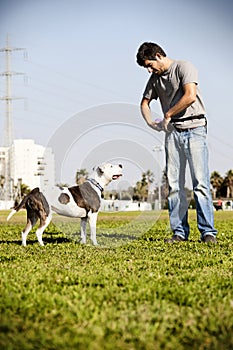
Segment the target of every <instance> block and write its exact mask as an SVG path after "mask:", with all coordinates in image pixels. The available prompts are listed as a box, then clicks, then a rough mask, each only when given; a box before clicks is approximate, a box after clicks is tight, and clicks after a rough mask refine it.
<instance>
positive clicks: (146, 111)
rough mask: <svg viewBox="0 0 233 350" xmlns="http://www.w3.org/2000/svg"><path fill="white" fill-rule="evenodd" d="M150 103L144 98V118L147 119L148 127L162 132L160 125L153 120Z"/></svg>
mask: <svg viewBox="0 0 233 350" xmlns="http://www.w3.org/2000/svg"><path fill="white" fill-rule="evenodd" d="M150 102H151V100H148V99H147V98H145V97H143V99H142V101H141V113H142V116H143V118H144V119H145V121H146V123H147V125H148V126H149V127H151V128H152V129H154V130H156V131H161V126H159V124H160V123H156V122H155V121H153V120H152V115H151V110H150Z"/></svg>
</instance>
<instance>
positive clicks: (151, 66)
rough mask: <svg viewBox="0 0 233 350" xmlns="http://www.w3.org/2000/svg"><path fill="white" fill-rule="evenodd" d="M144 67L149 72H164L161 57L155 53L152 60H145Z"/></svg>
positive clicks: (159, 73)
mask: <svg viewBox="0 0 233 350" xmlns="http://www.w3.org/2000/svg"><path fill="white" fill-rule="evenodd" d="M145 68H146V69H147V70H148V72H149V73H156V74H158V75H161V74H163V73H164V72H165V67H164V63H163V57H162V56H161V57H159V56H157V55H156V58H155V59H154V60H145Z"/></svg>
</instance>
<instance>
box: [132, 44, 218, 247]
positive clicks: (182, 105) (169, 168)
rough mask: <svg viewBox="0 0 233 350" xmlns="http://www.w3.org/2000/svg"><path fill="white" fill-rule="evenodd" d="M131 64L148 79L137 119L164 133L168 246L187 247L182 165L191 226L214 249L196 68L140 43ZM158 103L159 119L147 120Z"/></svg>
mask: <svg viewBox="0 0 233 350" xmlns="http://www.w3.org/2000/svg"><path fill="white" fill-rule="evenodd" d="M137 63H138V64H139V65H140V66H142V67H144V68H147V70H148V72H149V73H151V77H150V79H149V81H148V83H147V86H146V89H145V91H144V94H143V98H142V101H141V113H142V116H143V118H144V119H145V121H146V123H147V124H148V125H149V126H150V127H151V128H152V129H154V130H157V131H160V130H164V131H165V133H166V134H165V152H166V173H167V178H168V184H169V196H168V205H169V216H170V225H171V230H172V232H173V236H172V237H171V238H169V239H167V240H165V241H166V242H168V243H174V242H182V241H187V240H188V237H189V224H188V203H187V199H186V193H185V169H186V164H187V162H188V164H189V167H190V173H191V178H192V184H193V192H194V199H195V202H196V211H197V224H198V229H199V231H200V235H201V240H202V241H203V242H205V243H209V242H212V243H216V235H217V230H216V229H215V228H214V215H213V204H212V196H211V191H210V176H209V170H208V149H207V144H206V133H207V128H206V116H205V107H204V104H203V101H202V97H201V95H200V91H199V87H198V74H197V70H196V68H195V67H194V66H193V65H192V64H191V63H190V62H187V61H177V60H172V59H170V58H169V57H167V55H166V53H165V52H164V50H163V49H162V48H161V47H160V46H159V45H157V44H155V43H149V42H146V43H143V44H142V45H141V46H140V47H139V49H138V53H137ZM157 99H159V101H160V103H161V107H162V110H163V114H164V118H163V120H162V121H161V122H155V121H153V120H152V114H151V110H150V103H151V101H152V100H157Z"/></svg>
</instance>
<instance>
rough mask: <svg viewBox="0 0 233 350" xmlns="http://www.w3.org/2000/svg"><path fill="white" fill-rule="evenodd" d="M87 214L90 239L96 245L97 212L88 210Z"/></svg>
mask: <svg viewBox="0 0 233 350" xmlns="http://www.w3.org/2000/svg"><path fill="white" fill-rule="evenodd" d="M88 216H89V224H90V231H91V241H92V243H93V244H94V245H98V243H97V240H96V222H97V216H98V212H96V213H93V212H90V214H89V215H88Z"/></svg>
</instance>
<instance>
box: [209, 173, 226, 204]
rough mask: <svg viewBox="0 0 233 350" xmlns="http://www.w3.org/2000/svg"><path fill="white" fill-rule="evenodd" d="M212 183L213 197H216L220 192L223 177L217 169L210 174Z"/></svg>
mask: <svg viewBox="0 0 233 350" xmlns="http://www.w3.org/2000/svg"><path fill="white" fill-rule="evenodd" d="M210 183H211V185H212V187H213V198H214V199H215V198H216V197H217V196H218V195H219V194H220V193H219V192H220V190H221V187H222V184H223V178H222V176H221V175H220V174H219V173H218V172H217V171H214V172H213V173H212V174H211V176H210Z"/></svg>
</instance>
